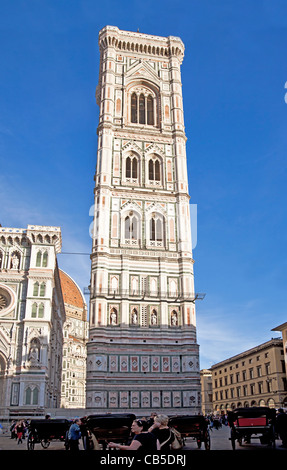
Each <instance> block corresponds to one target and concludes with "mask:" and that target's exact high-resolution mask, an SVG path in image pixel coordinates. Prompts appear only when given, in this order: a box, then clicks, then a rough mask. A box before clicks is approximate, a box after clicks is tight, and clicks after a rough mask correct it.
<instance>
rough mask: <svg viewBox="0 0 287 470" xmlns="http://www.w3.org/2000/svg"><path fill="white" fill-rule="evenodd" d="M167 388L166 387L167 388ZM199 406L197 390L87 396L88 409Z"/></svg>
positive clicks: (110, 391) (114, 392)
mask: <svg viewBox="0 0 287 470" xmlns="http://www.w3.org/2000/svg"><path fill="white" fill-rule="evenodd" d="M167 387H168V386H167ZM199 405H200V394H199V392H198V390H196V389H194V390H176V391H171V390H166V391H165V390H160V391H159V390H145V391H143V390H136V389H131V390H124V391H118V390H109V391H106V390H104V391H103V390H95V391H93V392H88V394H87V406H88V408H91V407H92V408H109V409H110V408H114V409H115V410H116V409H121V408H122V409H132V410H134V411H136V410H137V408H140V409H147V410H149V409H150V408H154V409H164V408H189V409H190V408H192V407H195V406H199Z"/></svg>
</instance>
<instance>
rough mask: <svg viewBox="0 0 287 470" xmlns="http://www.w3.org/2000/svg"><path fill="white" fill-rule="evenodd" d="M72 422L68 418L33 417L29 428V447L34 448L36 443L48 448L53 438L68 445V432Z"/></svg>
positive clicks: (29, 448)
mask: <svg viewBox="0 0 287 470" xmlns="http://www.w3.org/2000/svg"><path fill="white" fill-rule="evenodd" d="M70 425H71V422H70V421H69V420H67V419H57V418H55V419H32V420H31V422H30V424H29V428H28V438H27V449H28V450H34V448H35V444H41V446H42V447H43V448H44V449H47V448H48V447H49V445H50V443H51V441H52V440H60V441H63V442H64V443H65V446H66V445H67V432H68V430H69V427H70Z"/></svg>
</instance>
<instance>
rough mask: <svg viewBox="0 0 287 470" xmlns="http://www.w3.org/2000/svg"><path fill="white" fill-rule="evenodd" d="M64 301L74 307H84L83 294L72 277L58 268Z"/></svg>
mask: <svg viewBox="0 0 287 470" xmlns="http://www.w3.org/2000/svg"><path fill="white" fill-rule="evenodd" d="M59 274H60V281H61V286H62V292H63V298H64V302H65V303H66V304H68V305H73V306H74V307H78V308H84V306H85V305H84V299H83V295H82V293H81V291H80V289H79V287H78V286H77V284H76V283H75V281H73V279H72V278H71V277H70V276H68V274H66V273H65V272H64V271H61V269H59Z"/></svg>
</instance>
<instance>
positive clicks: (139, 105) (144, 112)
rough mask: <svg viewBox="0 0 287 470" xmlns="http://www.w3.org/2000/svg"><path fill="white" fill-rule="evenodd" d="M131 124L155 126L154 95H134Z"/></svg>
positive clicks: (132, 97)
mask: <svg viewBox="0 0 287 470" xmlns="http://www.w3.org/2000/svg"><path fill="white" fill-rule="evenodd" d="M131 122H132V123H133V124H147V125H149V126H154V123H155V116H154V98H153V97H152V95H150V94H146V93H135V92H134V93H132V95H131Z"/></svg>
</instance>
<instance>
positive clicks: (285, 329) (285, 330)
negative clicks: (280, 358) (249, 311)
mask: <svg viewBox="0 0 287 470" xmlns="http://www.w3.org/2000/svg"><path fill="white" fill-rule="evenodd" d="M271 331H281V333H282V341H283V351H284V360H285V373H286V379H287V322H286V323H282V324H281V325H279V326H276V327H275V328H272V330H271ZM285 407H286V408H287V403H285Z"/></svg>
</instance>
